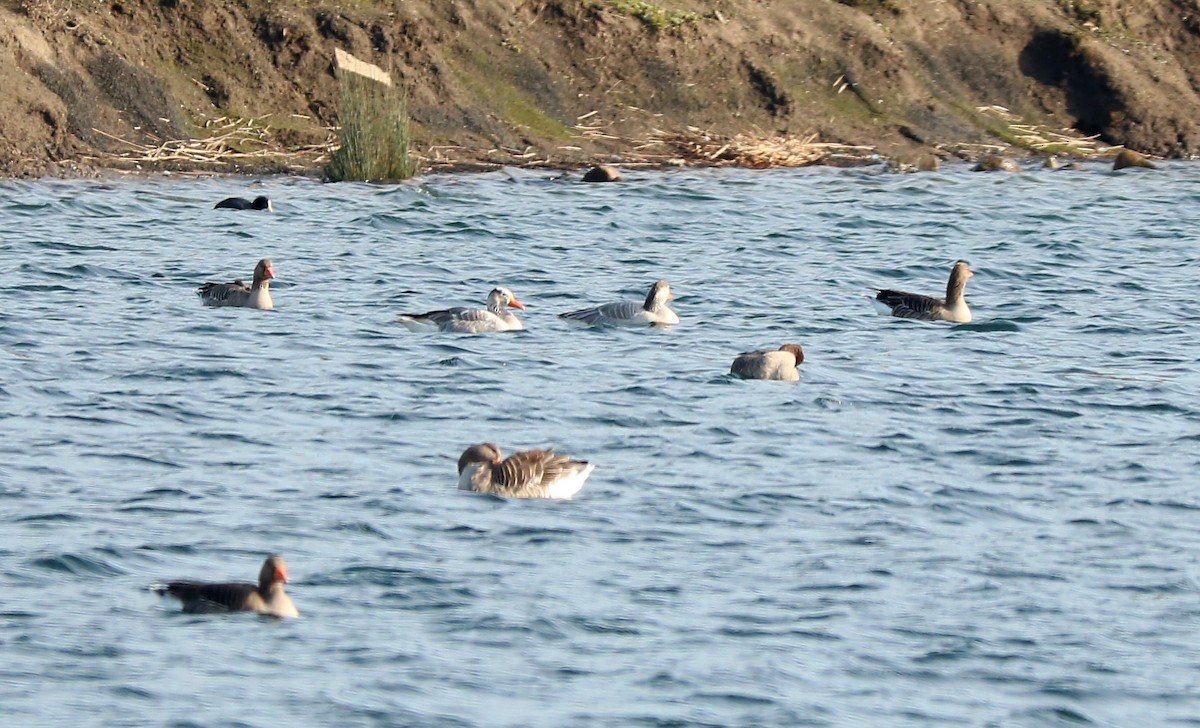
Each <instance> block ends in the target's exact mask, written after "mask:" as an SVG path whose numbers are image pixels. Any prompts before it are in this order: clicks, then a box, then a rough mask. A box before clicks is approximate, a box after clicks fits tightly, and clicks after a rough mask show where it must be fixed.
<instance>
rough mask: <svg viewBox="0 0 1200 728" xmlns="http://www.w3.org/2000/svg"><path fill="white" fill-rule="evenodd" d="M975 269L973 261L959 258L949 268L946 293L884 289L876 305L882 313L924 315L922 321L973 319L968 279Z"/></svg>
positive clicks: (902, 316) (901, 315) (920, 317)
mask: <svg viewBox="0 0 1200 728" xmlns="http://www.w3.org/2000/svg"><path fill="white" fill-rule="evenodd" d="M973 275H975V273H974V272H973V271H972V270H971V266H970V264H968V263H967V261H965V260H960V261H958V262H956V263H955V264H954V268H953V269H951V271H950V281H949V282H948V283H947V284H946V297H945V298H935V297H934V296H922V295H920V294H918V293H905V292H904V291H893V290H881V291H879V293H877V294H876V295H875V308H877V309H879V311H880V313H887V314H891V315H892V316H899V317H900V318H911V319H921V320H923V321H953V322H955V323H960V324H965V323H967V322H969V321H970V320H971V309H970V308H969V307H968V306H967V299H966V295H965V292H966V289H967V279H968V278H970V277H971V276H973Z"/></svg>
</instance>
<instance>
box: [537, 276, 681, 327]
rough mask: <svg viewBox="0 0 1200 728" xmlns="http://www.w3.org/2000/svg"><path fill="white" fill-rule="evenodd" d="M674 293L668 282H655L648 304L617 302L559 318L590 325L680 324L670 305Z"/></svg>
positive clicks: (584, 309) (563, 314) (573, 312)
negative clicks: (668, 302)
mask: <svg viewBox="0 0 1200 728" xmlns="http://www.w3.org/2000/svg"><path fill="white" fill-rule="evenodd" d="M674 297H675V296H674V295H673V294H672V293H671V286H670V285H669V284H668V283H667V282H666V281H656V282H655V284H654V285H653V286H651V287H650V292H649V293H648V294H646V301H645V303H638V302H637V301H618V302H616V303H605V304H602V305H600V306H592V307H591V308H581V309H579V310H578V311H570V312H567V313H560V314H559V315H558V317H559V318H564V319H567V320H568V321H578V322H580V323H584V324H587V325H589V326H620V325H624V326H646V325H647V324H648V325H651V326H667V325H670V324H677V323H679V314H677V313H675V312H674V311H673V310H671V308H670V307H669V306H668V305H667V301H670V300H671V299H672V298H674Z"/></svg>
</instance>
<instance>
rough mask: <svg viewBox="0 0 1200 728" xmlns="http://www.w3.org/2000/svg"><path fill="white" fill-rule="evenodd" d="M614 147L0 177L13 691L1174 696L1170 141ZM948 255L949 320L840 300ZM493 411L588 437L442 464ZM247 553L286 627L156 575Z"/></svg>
mask: <svg viewBox="0 0 1200 728" xmlns="http://www.w3.org/2000/svg"><path fill="white" fill-rule="evenodd" d="M628 176H629V177H630V181H629V182H627V183H625V184H620V185H581V184H573V183H565V182H556V181H552V180H551V179H550V177H551V175H550V174H549V173H541V172H528V171H513V172H506V173H495V174H484V175H463V176H434V177H429V178H425V179H421V180H418V181H416V182H415V183H413V184H405V185H400V186H392V187H374V186H368V185H353V184H339V185H322V184H319V183H316V182H313V181H310V180H302V179H300V180H297V179H287V178H269V179H264V180H257V181H252V180H240V179H149V180H148V179H138V180H113V181H105V182H97V181H42V182H5V183H0V228H2V230H3V232H2V233H0V706H2V711H3V713H4V714H5V716H6V718H5V721H4V722H5V723H6V724H7V725H20V726H42V725H71V726H93V725H95V726H101V725H102V726H124V725H129V726H142V725H172V726H218V725H240V726H264V727H266V726H277V725H314V726H315V725H320V726H334V725H337V726H693V725H695V726H700V725H706V726H743V725H769V726H797V725H815V726H863V725H871V726H943V725H945V726H957V725H978V726H985V725H986V726H1078V725H1084V726H1088V725H1098V726H1129V725H1135V724H1136V725H1147V726H1149V725H1200V669H1198V668H1200V651H1198V650H1197V647H1196V634H1197V625H1198V622H1200V599H1198V597H1200V490H1198V489H1197V474H1198V472H1200V469H1198V467H1197V466H1198V465H1200V396H1198V395H1200V365H1198V361H1200V285H1197V283H1198V282H1200V279H1198V277H1197V273H1196V271H1197V268H1198V264H1200V242H1198V239H1197V238H1198V236H1197V232H1196V231H1197V230H1198V229H1200V173H1198V168H1197V167H1196V166H1195V165H1194V164H1190V165H1189V164H1178V165H1168V166H1167V167H1166V168H1165V169H1164V170H1161V171H1159V172H1157V173H1155V172H1147V171H1144V170H1131V171H1127V172H1122V173H1112V172H1110V171H1108V170H1107V168H1106V167H1104V166H1102V165H1100V164H1097V165H1095V166H1090V167H1088V168H1087V169H1086V170H1084V171H1082V172H1068V171H1060V172H1048V171H1040V170H1039V171H1037V172H1029V173H1024V174H1017V175H983V174H973V173H970V172H968V171H966V170H965V168H955V169H950V170H947V171H943V172H941V173H937V174H928V175H911V176H903V175H887V174H880V173H878V172H877V170H832V169H809V170H799V171H788V170H781V171H770V172H755V171H734V170H724V171H677V172H636V171H634V172H631V173H630V174H629V175H628ZM234 194H240V195H244V196H247V197H251V196H254V195H257V194H266V195H268V196H270V197H271V198H272V199H273V200H274V203H275V205H276V208H277V210H278V212H277V213H275V214H273V215H272V214H265V213H236V212H224V211H214V210H212V209H210V208H211V207H212V204H213V203H214V202H216V201H217V200H219V199H221V198H223V197H226V196H229V195H234ZM261 257H271V258H272V259H273V260H274V261H275V266H276V273H277V276H278V278H277V281H276V283H275V285H274V286H273V288H272V293H273V295H274V299H275V304H276V307H277V309H276V310H275V311H273V312H260V311H252V310H240V309H209V308H204V307H202V306H201V305H200V301H199V299H198V298H197V297H196V295H195V288H196V287H197V286H198V285H199V284H201V283H203V282H205V281H207V280H231V279H233V278H246V277H248V276H249V275H250V273H251V270H252V269H253V267H254V264H255V262H256V261H257V260H258V259H259V258H261ZM957 258H965V259H967V260H969V261H970V262H971V264H972V266H973V268H974V269H975V271H976V276H975V278H973V279H972V280H971V282H970V284H969V286H968V288H967V297H968V300H969V301H970V303H971V306H972V308H973V309H974V312H975V316H976V320H975V322H974V323H971V324H966V325H950V324H932V323H923V322H913V321H905V320H899V319H892V318H888V317H883V316H879V315H878V314H876V313H875V311H874V310H873V308H872V306H871V304H870V300H869V297H870V288H871V287H872V286H887V287H897V288H904V289H907V290H915V291H918V292H927V293H939V292H940V291H942V290H944V287H945V280H946V276H947V274H948V272H949V269H950V266H951V264H952V263H953V261H954V260H955V259H957ZM658 278H665V279H667V280H669V281H670V282H671V284H672V286H673V288H674V290H675V294H676V300H675V307H676V309H677V310H678V311H679V313H680V316H681V317H682V319H683V322H682V323H681V324H680V325H679V326H677V327H674V328H672V329H670V330H666V331H658V330H649V329H647V330H640V329H639V330H620V329H598V330H589V329H578V328H573V327H570V326H568V325H566V324H565V323H564V322H562V321H560V320H559V319H557V318H556V316H555V314H557V313H559V312H562V311H566V310H570V309H572V308H578V307H581V306H584V305H589V304H595V303H601V302H605V301H609V300H617V299H623V298H628V299H637V298H641V297H642V296H644V295H645V291H646V289H647V288H648V287H649V285H650V284H651V283H652V282H653V281H654V280H655V279H658ZM497 284H503V285H507V286H509V287H510V288H512V289H513V291H514V292H515V293H516V294H517V296H518V297H520V298H521V300H522V301H524V302H525V303H526V304H527V306H528V309H527V311H526V312H524V314H523V318H524V320H525V323H526V326H527V331H524V332H519V333H511V334H499V335H489V336H465V335H453V334H438V333H428V334H420V333H412V332H409V331H407V330H405V329H404V328H402V327H400V326H399V325H397V323H396V315H397V314H399V313H401V312H406V311H414V310H415V311H422V310H427V309H429V308H438V307H444V306H449V305H462V304H474V303H482V302H483V300H484V298H485V297H486V294H487V292H488V290H490V289H491V288H492V287H493V286H494V285H497ZM785 342H796V343H800V344H802V345H803V346H804V348H805V351H806V353H807V356H808V360H807V361H806V362H805V363H804V365H803V367H802V379H801V381H800V382H798V383H778V382H742V381H734V380H730V379H729V378H728V377H727V376H726V372H727V371H728V367H729V363H730V361H731V360H732V359H733V357H734V356H735V355H736V354H737V353H738V352H741V351H745V350H748V349H752V348H763V347H769V348H775V347H777V346H778V345H779V344H782V343H785ZM482 440H492V441H495V442H497V443H499V444H500V445H501V446H502V447H503V448H505V449H506V450H508V451H512V450H514V449H521V448H528V447H547V446H552V447H555V448H559V449H561V450H563V451H566V452H568V453H570V454H572V455H574V456H576V457H581V458H586V459H589V460H591V461H593V462H595V463H597V468H596V471H595V472H594V473H593V475H592V477H591V479H590V480H589V481H588V483H587V485H586V487H585V488H584V490H583V492H582V493H581V494H580V496H579V497H578V498H577V499H575V500H573V501H570V502H549V501H504V500H500V499H496V498H491V497H486V496H479V495H475V494H469V493H461V492H458V491H456V490H455V480H456V473H455V462H456V460H457V457H458V455H459V453H460V452H461V451H462V450H463V448H465V447H466V446H467V445H469V444H471V443H474V442H479V441H482ZM271 552H278V553H281V554H283V555H284V556H285V557H286V558H287V560H288V564H289V568H290V571H291V576H292V579H293V581H292V583H291V584H290V585H289V593H290V594H291V595H292V598H293V599H294V601H295V602H296V604H297V606H298V607H299V608H300V610H301V612H302V614H303V616H302V617H301V618H300V619H298V620H290V621H283V622H280V621H273V620H269V619H263V618H258V617H255V616H251V615H229V616H193V615H184V614H181V613H180V612H179V607H178V605H177V604H174V603H171V602H168V601H164V600H161V599H160V598H159V597H157V596H155V595H154V594H152V593H151V592H149V591H148V590H147V587H148V586H149V585H150V584H152V583H154V582H156V581H159V580H163V579H169V578H206V579H219V580H229V579H238V580H251V579H253V578H254V577H255V575H256V574H257V571H258V566H259V564H260V563H261V561H262V558H263V557H264V556H265V555H266V554H267V553H271Z"/></svg>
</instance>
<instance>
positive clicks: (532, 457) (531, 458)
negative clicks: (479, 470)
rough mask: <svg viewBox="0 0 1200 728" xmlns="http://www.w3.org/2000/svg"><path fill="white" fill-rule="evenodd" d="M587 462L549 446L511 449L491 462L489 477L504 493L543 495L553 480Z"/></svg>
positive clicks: (557, 479) (562, 476)
mask: <svg viewBox="0 0 1200 728" xmlns="http://www.w3.org/2000/svg"><path fill="white" fill-rule="evenodd" d="M587 466H588V463H587V462H585V461H583V460H573V459H571V458H570V457H568V456H566V455H561V454H559V453H556V452H551V451H549V450H524V451H522V452H518V453H513V454H512V455H510V456H509V457H508V458H506V459H505V460H504V461H503V462H500V463H497V464H496V465H493V466H492V481H493V482H494V483H495V484H496V485H497V486H499V490H500V492H502V493H504V494H507V495H514V496H515V495H534V496H541V495H545V494H546V493H547V492H548V491H549V490H550V488H551V486H553V485H554V483H556V482H557V481H559V480H561V479H563V478H565V477H568V476H570V475H573V474H575V473H576V472H578V471H580V470H581V469H583V468H586V467H587Z"/></svg>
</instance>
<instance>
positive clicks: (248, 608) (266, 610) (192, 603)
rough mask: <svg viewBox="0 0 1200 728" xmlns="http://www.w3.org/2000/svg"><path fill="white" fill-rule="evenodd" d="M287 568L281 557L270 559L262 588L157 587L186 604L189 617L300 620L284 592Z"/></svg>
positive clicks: (195, 583)
mask: <svg viewBox="0 0 1200 728" xmlns="http://www.w3.org/2000/svg"><path fill="white" fill-rule="evenodd" d="M287 580H288V575H287V565H286V564H284V563H283V558H282V557H280V556H274V555H272V556H268V557H267V560H266V561H264V562H263V565H262V571H260V572H259V573H258V584H257V585H254V584H246V583H240V582H233V583H227V584H217V583H210V582H203V581H172V582H168V583H166V584H159V585H155V586H154V587H153V589H154V591H155V592H156V593H158V594H159V595H169V596H172V597H175V598H176V599H178V600H179V601H181V602H183V611H184V612H186V613H188V614H208V613H212V612H258V613H259V614H269V615H271V616H273V617H299V616H300V612H299V610H297V609H296V605H295V604H292V600H291V599H289V598H288V595H287V594H286V593H284V591H283V585H284V584H285V583H286V582H287Z"/></svg>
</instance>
